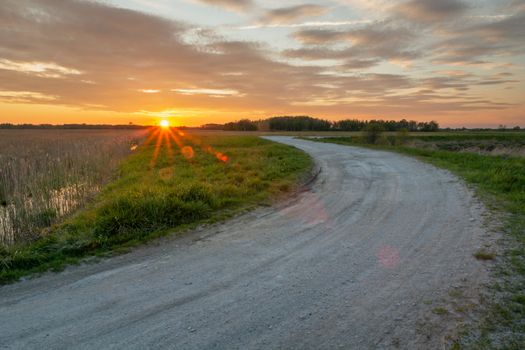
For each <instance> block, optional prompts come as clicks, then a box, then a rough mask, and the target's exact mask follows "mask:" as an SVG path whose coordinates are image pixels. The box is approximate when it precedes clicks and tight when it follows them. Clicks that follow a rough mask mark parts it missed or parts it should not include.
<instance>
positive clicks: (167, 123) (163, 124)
mask: <svg viewBox="0 0 525 350" xmlns="http://www.w3.org/2000/svg"><path fill="white" fill-rule="evenodd" d="M160 126H161V127H163V128H169V127H170V121H169V120H167V119H162V120H161V121H160Z"/></svg>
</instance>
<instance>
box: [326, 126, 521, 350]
mask: <svg viewBox="0 0 525 350" xmlns="http://www.w3.org/2000/svg"><path fill="white" fill-rule="evenodd" d="M316 141H319V142H331V143H337V144H343V145H354V146H366V147H372V148H376V149H382V150H390V151H395V152H399V153H403V154H407V155H410V156H415V157H418V158H419V159H422V160H424V161H427V162H429V163H432V164H434V165H436V166H439V167H442V168H446V169H449V170H451V171H453V172H454V173H455V174H457V175H459V176H460V177H462V178H463V179H465V180H466V182H468V183H470V184H473V185H475V187H476V189H477V192H478V194H479V195H480V197H481V198H482V199H484V200H485V202H486V203H487V206H488V207H489V208H491V209H492V210H494V211H496V212H497V213H499V215H500V216H501V217H502V220H503V222H504V225H505V226H504V231H505V232H506V233H507V234H508V235H507V236H506V239H505V241H506V242H505V243H504V247H505V248H506V249H505V252H504V254H503V256H500V257H496V256H495V255H494V254H493V253H492V252H484V251H480V252H478V253H476V254H475V258H477V259H480V260H489V261H490V260H493V259H496V258H498V259H497V260H498V262H499V263H498V264H497V268H496V272H495V273H497V275H498V278H497V280H498V281H499V282H498V283H497V284H496V285H494V286H493V288H492V290H491V291H492V293H493V294H494V295H493V298H492V301H491V302H490V306H489V310H488V311H487V313H486V315H485V317H484V320H483V321H482V323H481V324H480V325H479V327H478V329H475V330H474V329H471V330H470V331H469V332H468V333H467V334H464V337H463V338H461V339H460V340H459V341H458V342H457V343H456V344H454V347H453V348H454V349H492V348H495V349H523V348H524V347H525V157H523V156H509V155H490V154H485V153H484V152H482V151H480V150H479V149H474V150H473V149H471V148H470V147H460V146H458V147H455V148H450V147H449V145H450V144H451V143H456V144H458V143H459V144H461V143H469V144H473V143H479V142H483V144H484V145H488V146H489V147H490V145H493V146H494V147H496V146H495V145H498V144H504V145H505V146H506V147H510V148H513V149H514V148H520V147H521V146H522V145H523V144H524V143H525V133H523V132H516V133H497V132H493V133H487V132H485V133H476V134H472V133H468V132H467V133H454V134H451V135H448V136H447V135H446V134H440V135H439V136H428V137H427V136H410V134H408V133H406V132H404V133H398V134H397V135H389V136H385V135H382V134H381V133H379V134H378V132H377V130H376V129H374V130H367V131H365V133H364V134H363V135H360V136H356V137H333V138H321V139H316ZM444 145H446V146H444Z"/></svg>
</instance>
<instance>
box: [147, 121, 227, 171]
mask: <svg viewBox="0 0 525 350" xmlns="http://www.w3.org/2000/svg"><path fill="white" fill-rule="evenodd" d="M148 132H149V133H150V134H149V136H148V137H147V139H146V141H144V146H148V145H150V144H154V145H155V146H154V149H153V155H152V158H151V162H150V168H152V169H153V168H154V167H155V166H156V165H157V162H158V159H159V156H160V155H161V153H163V152H165V153H166V156H167V159H168V161H169V162H170V164H173V163H174V162H175V155H176V154H181V155H182V156H183V157H184V158H185V159H186V160H188V161H189V160H191V159H192V158H194V157H195V154H196V149H195V147H197V148H198V149H200V150H201V151H202V152H204V153H208V154H211V155H213V156H215V158H217V160H218V161H220V162H222V163H228V162H229V160H230V158H229V157H228V156H227V155H226V154H224V153H222V152H219V151H218V150H216V149H214V148H213V147H211V146H209V145H204V144H202V141H201V140H200V139H196V138H193V137H191V135H188V134H187V133H185V132H184V131H182V130H178V129H177V128H175V127H171V126H170V123H169V121H168V120H166V119H163V120H161V121H160V123H159V126H158V127H151V128H149V129H148Z"/></svg>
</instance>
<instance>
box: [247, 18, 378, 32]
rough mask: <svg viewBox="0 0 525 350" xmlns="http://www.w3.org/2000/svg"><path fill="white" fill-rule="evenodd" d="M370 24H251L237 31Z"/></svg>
mask: <svg viewBox="0 0 525 350" xmlns="http://www.w3.org/2000/svg"><path fill="white" fill-rule="evenodd" d="M367 23H370V21H369V20H366V19H365V20H355V21H313V22H303V23H288V24H285V23H273V24H264V23H259V24H253V25H249V26H243V27H239V29H242V30H246V29H259V28H303V27H316V28H319V27H343V26H353V25H358V24H367Z"/></svg>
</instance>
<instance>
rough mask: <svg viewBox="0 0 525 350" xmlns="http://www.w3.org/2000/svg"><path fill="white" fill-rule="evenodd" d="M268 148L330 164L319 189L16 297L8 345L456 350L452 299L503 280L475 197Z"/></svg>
mask: <svg viewBox="0 0 525 350" xmlns="http://www.w3.org/2000/svg"><path fill="white" fill-rule="evenodd" d="M268 138H269V139H272V140H275V141H278V142H282V143H285V144H289V145H294V146H296V147H298V148H300V149H302V150H304V151H306V152H307V153H309V154H310V155H311V156H312V157H313V158H314V159H315V160H316V162H317V164H318V166H319V167H320V168H321V172H320V174H319V176H318V177H317V180H316V181H315V182H314V183H313V184H312V185H311V188H309V189H308V190H306V191H304V192H302V193H300V194H298V195H296V196H295V197H294V198H293V199H290V200H288V201H286V202H285V203H280V204H278V205H276V206H273V207H266V208H261V209H258V210H255V211H253V212H250V213H247V214H244V215H242V216H239V217H237V218H235V219H232V220H229V221H228V222H226V223H223V224H217V225H213V226H211V227H210V226H209V227H204V228H200V229H197V230H195V231H193V232H190V233H188V234H186V235H184V236H182V237H178V238H177V237H172V238H167V239H162V240H158V241H156V242H154V243H152V244H149V245H147V246H145V247H142V248H139V249H136V250H135V251H133V252H132V253H129V254H125V255H122V256H118V257H114V258H110V259H105V260H103V261H101V262H98V263H92V264H89V263H87V264H84V265H81V266H73V267H70V268H68V269H67V270H66V271H64V272H61V273H58V274H53V273H48V274H46V275H44V276H41V277H39V278H35V279H30V280H26V281H22V282H20V283H17V284H14V285H9V286H4V287H2V288H0V315H1V318H2V320H1V323H0V348H2V349H3V348H7V349H71V348H75V349H107V348H117V349H157V348H171V349H336V348H343V349H381V348H385V349H390V348H398V347H399V348H402V349H439V348H441V347H442V345H443V343H445V342H446V338H445V336H446V332H447V331H448V330H449V328H450V327H448V330H447V327H445V326H446V325H448V326H450V325H452V323H453V322H455V321H454V320H455V319H456V318H455V317H456V316H457V315H456V314H455V311H454V310H453V309H450V308H449V305H448V304H447V303H449V302H450V301H448V299H449V298H450V294H451V293H450V291H451V289H453V290H456V291H458V290H459V291H460V292H462V293H463V292H465V291H467V292H468V291H476V290H477V289H478V286H479V285H480V284H481V283H484V281H485V280H486V278H487V273H486V271H485V270H486V269H485V268H484V266H483V264H482V263H481V262H479V261H477V260H476V259H474V258H473V256H472V254H473V253H474V252H475V251H476V250H477V249H479V248H480V247H481V246H482V245H483V244H484V237H485V236H486V235H487V233H486V232H485V231H484V229H483V228H482V223H481V222H482V217H481V215H482V214H483V209H482V208H481V206H480V204H479V203H478V202H477V201H476V200H475V199H473V197H472V195H471V193H470V191H469V190H468V189H467V188H466V187H465V185H464V184H463V183H462V182H461V181H459V180H458V179H457V178H455V177H454V176H452V175H451V174H450V173H448V172H446V171H444V170H439V169H436V168H434V167H432V166H430V165H427V164H424V163H421V162H419V161H417V160H415V159H412V158H408V157H404V156H401V155H397V154H393V153H387V152H380V151H374V150H368V149H361V148H354V147H346V146H339V145H334V144H324V143H315V142H310V141H305V140H297V139H293V138H290V137H268ZM458 294H461V293H458ZM438 305H443V307H444V308H449V309H450V310H451V311H450V314H449V313H448V312H447V313H443V312H439V314H445V315H444V316H439V315H436V314H437V312H435V308H436V307H437V306H438ZM440 307H441V306H440ZM433 309H434V312H432V310H433ZM446 314H448V316H446ZM452 326H453V325H452ZM452 328H453V327H452Z"/></svg>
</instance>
